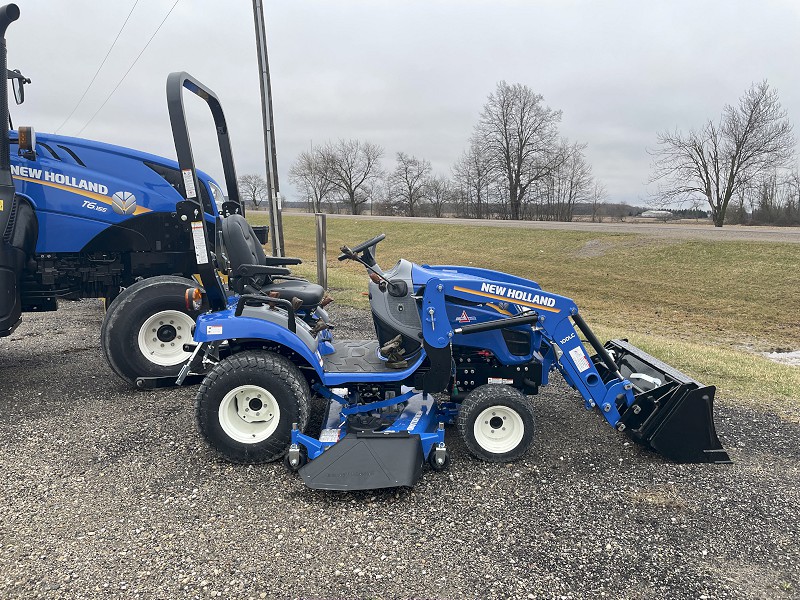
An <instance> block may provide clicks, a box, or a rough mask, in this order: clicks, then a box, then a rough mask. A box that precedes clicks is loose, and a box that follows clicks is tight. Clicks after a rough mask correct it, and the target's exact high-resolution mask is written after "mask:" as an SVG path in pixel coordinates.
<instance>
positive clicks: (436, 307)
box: [422, 278, 634, 427]
mask: <svg viewBox="0 0 800 600" xmlns="http://www.w3.org/2000/svg"><path fill="white" fill-rule="evenodd" d="M446 296H449V297H453V298H457V299H461V300H467V301H470V302H486V301H502V302H510V303H512V304H516V305H518V306H520V307H521V308H522V309H527V310H528V311H529V313H523V315H522V319H521V318H520V317H519V316H518V317H510V318H502V319H498V320H497V321H491V322H489V323H480V324H476V325H466V326H464V327H461V328H458V329H452V328H451V326H450V323H449V322H448V321H447V318H446V316H445V315H446V312H445V304H444V303H445V297H446ZM437 315H442V316H444V317H445V318H437ZM573 320H574V321H575V324H573ZM525 322H531V326H532V327H534V328H535V329H536V330H537V331H540V332H541V333H542V334H543V339H544V341H545V343H546V344H547V345H548V346H549V347H550V348H551V349H552V352H553V353H554V355H555V365H556V366H557V368H558V370H559V371H560V372H561V374H562V375H563V376H564V379H565V380H566V381H567V383H568V384H569V385H570V386H572V387H573V388H575V389H576V390H577V391H578V392H579V393H580V395H581V397H582V398H583V400H584V403H585V406H586V408H587V409H591V408H594V407H595V406H597V407H599V408H600V409H601V411H602V413H603V416H604V417H605V419H606V421H608V423H609V424H610V425H611V426H612V427H616V425H617V423H618V422H619V420H620V410H624V409H625V408H627V407H628V406H630V405H632V404H633V401H634V395H633V386H632V385H631V383H630V381H628V380H626V379H625V378H623V377H622V375H621V374H620V373H619V371H618V369H617V368H616V365H615V364H614V361H613V359H612V358H611V356H610V355H609V354H608V352H607V351H606V350H605V349H604V348H603V346H602V345H601V344H600V342H599V340H597V337H596V336H595V335H594V333H592V331H591V329H589V326H588V325H587V324H586V323H585V321H584V320H583V319H582V318H581V317H580V315H579V314H578V307H577V306H576V305H575V303H574V302H573V301H572V300H571V299H569V298H566V297H565V296H559V295H558V294H551V293H549V292H544V291H542V290H541V288H538V287H532V286H523V285H518V284H515V285H514V286H510V285H499V284H492V283H486V282H479V281H476V280H474V279H436V278H434V279H432V280H430V281H429V282H428V284H427V286H426V288H425V294H424V296H423V310H422V331H423V335H424V336H425V339H426V341H427V342H428V343H429V344H431V345H433V346H441V345H445V344H447V343H449V342H450V341H451V340H454V339H455V343H457V336H460V335H470V334H472V333H477V332H479V331H487V330H489V329H503V328H506V327H516V326H518V325H520V324H523V323H525ZM576 325H577V326H578V327H579V328H580V330H581V332H582V333H583V334H584V335H585V336H586V338H587V339H588V340H589V342H590V344H591V345H592V347H593V348H594V350H595V352H597V354H598V355H599V356H601V357H603V359H604V360H605V366H606V368H607V370H608V371H609V372H611V373H614V377H613V378H612V379H610V380H607V381H604V380H603V377H601V375H600V373H599V372H598V370H597V367H596V366H595V363H594V361H593V360H592V359H591V358H590V357H589V356H588V355H587V353H586V350H585V349H584V347H583V344H582V343H581V340H580V336H579V335H578V331H577V330H576Z"/></svg>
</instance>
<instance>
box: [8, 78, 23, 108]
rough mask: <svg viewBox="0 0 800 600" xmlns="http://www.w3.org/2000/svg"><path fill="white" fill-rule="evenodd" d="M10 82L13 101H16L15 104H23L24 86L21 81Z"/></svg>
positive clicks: (13, 80)
mask: <svg viewBox="0 0 800 600" xmlns="http://www.w3.org/2000/svg"><path fill="white" fill-rule="evenodd" d="M11 81H12V83H11V87H12V88H13V89H14V100H16V102H17V104H22V103H23V102H25V85H24V84H23V83H22V79H12V80H11Z"/></svg>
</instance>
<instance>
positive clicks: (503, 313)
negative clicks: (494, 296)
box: [486, 302, 514, 317]
mask: <svg viewBox="0 0 800 600" xmlns="http://www.w3.org/2000/svg"><path fill="white" fill-rule="evenodd" d="M486 306H488V307H489V308H493V309H494V310H496V311H497V312H499V313H500V314H501V315H506V316H507V317H513V316H514V315H512V314H511V313H510V312H508V311H507V310H503V309H502V308H500V307H499V306H497V305H496V304H490V303H489V302H487V303H486Z"/></svg>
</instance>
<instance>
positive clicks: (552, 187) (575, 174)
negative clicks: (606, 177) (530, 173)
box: [531, 140, 594, 221]
mask: <svg viewBox="0 0 800 600" xmlns="http://www.w3.org/2000/svg"><path fill="white" fill-rule="evenodd" d="M585 148H586V144H577V143H575V144H570V143H569V142H568V141H567V140H562V142H561V144H560V146H559V150H558V153H559V156H560V158H559V159H558V160H557V161H556V165H555V167H554V168H553V169H552V170H551V171H550V172H549V173H548V174H547V175H545V176H544V177H542V178H540V179H538V180H537V181H535V182H534V186H535V187H534V190H533V193H532V194H531V196H532V198H531V199H532V200H535V201H536V205H535V206H534V209H535V211H536V212H535V215H534V216H535V217H536V218H537V219H541V220H544V221H572V214H573V210H574V208H575V205H576V204H578V203H579V202H589V201H590V200H591V195H592V185H593V183H594V179H593V177H592V167H591V165H589V163H588V162H587V160H586V157H585V156H584V155H583V150H584V149H585Z"/></svg>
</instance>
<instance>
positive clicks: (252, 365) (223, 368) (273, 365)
mask: <svg viewBox="0 0 800 600" xmlns="http://www.w3.org/2000/svg"><path fill="white" fill-rule="evenodd" d="M251 370H252V371H254V372H257V373H262V374H264V373H266V374H269V375H273V376H275V377H277V378H279V379H281V380H282V381H283V382H285V383H286V384H287V385H288V387H289V388H290V390H291V392H292V394H294V396H295V398H297V399H298V412H299V422H298V424H297V427H298V429H299V430H300V431H305V430H306V428H307V427H308V420H309V415H310V403H309V399H310V397H311V391H310V389H309V387H308V382H307V381H306V379H305V377H303V375H302V373H300V370H299V369H298V368H297V366H295V365H294V363H292V362H291V361H290V360H289V359H288V358H286V357H285V356H282V355H280V354H275V353H274V352H268V351H265V350H247V351H245V352H240V353H238V354H234V355H232V356H229V357H228V358H226V359H224V360H222V361H220V362H219V363H217V365H216V366H215V367H214V368H213V369H212V370H211V371H210V372H209V373H208V375H206V377H205V378H204V379H203V382H202V383H201V384H200V388H199V389H198V390H197V395H196V396H195V421H196V422H197V428H198V430H199V431H200V434H201V435H202V436H203V438H204V439H205V440H206V441H207V442H208V444H209V446H211V448H212V449H213V450H214V452H215V453H216V454H217V455H218V456H219V457H221V458H223V459H225V460H226V461H228V462H232V463H236V464H261V463H267V462H273V461H276V460H278V459H280V458H282V457H283V456H285V455H286V453H287V451H288V449H289V446H288V444H286V445H282V444H280V443H276V442H274V441H273V440H264V441H263V442H261V443H260V444H258V446H259V448H258V452H257V453H256V452H252V451H248V450H253V449H250V448H243V449H242V451H241V452H239V453H236V454H232V453H229V452H224V451H223V450H221V449H220V448H218V447H217V446H216V445H215V444H214V436H213V432H212V431H210V430H209V427H208V425H209V423H210V420H212V419H217V418H218V417H217V415H216V414H215V411H211V413H212V414H209V407H208V406H207V405H206V404H207V403H206V401H205V397H206V395H207V394H208V393H209V390H210V389H211V388H212V387H213V386H215V385H224V379H225V378H226V377H227V376H230V375H232V374H234V373H237V372H247V371H251ZM265 450H267V451H265Z"/></svg>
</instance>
